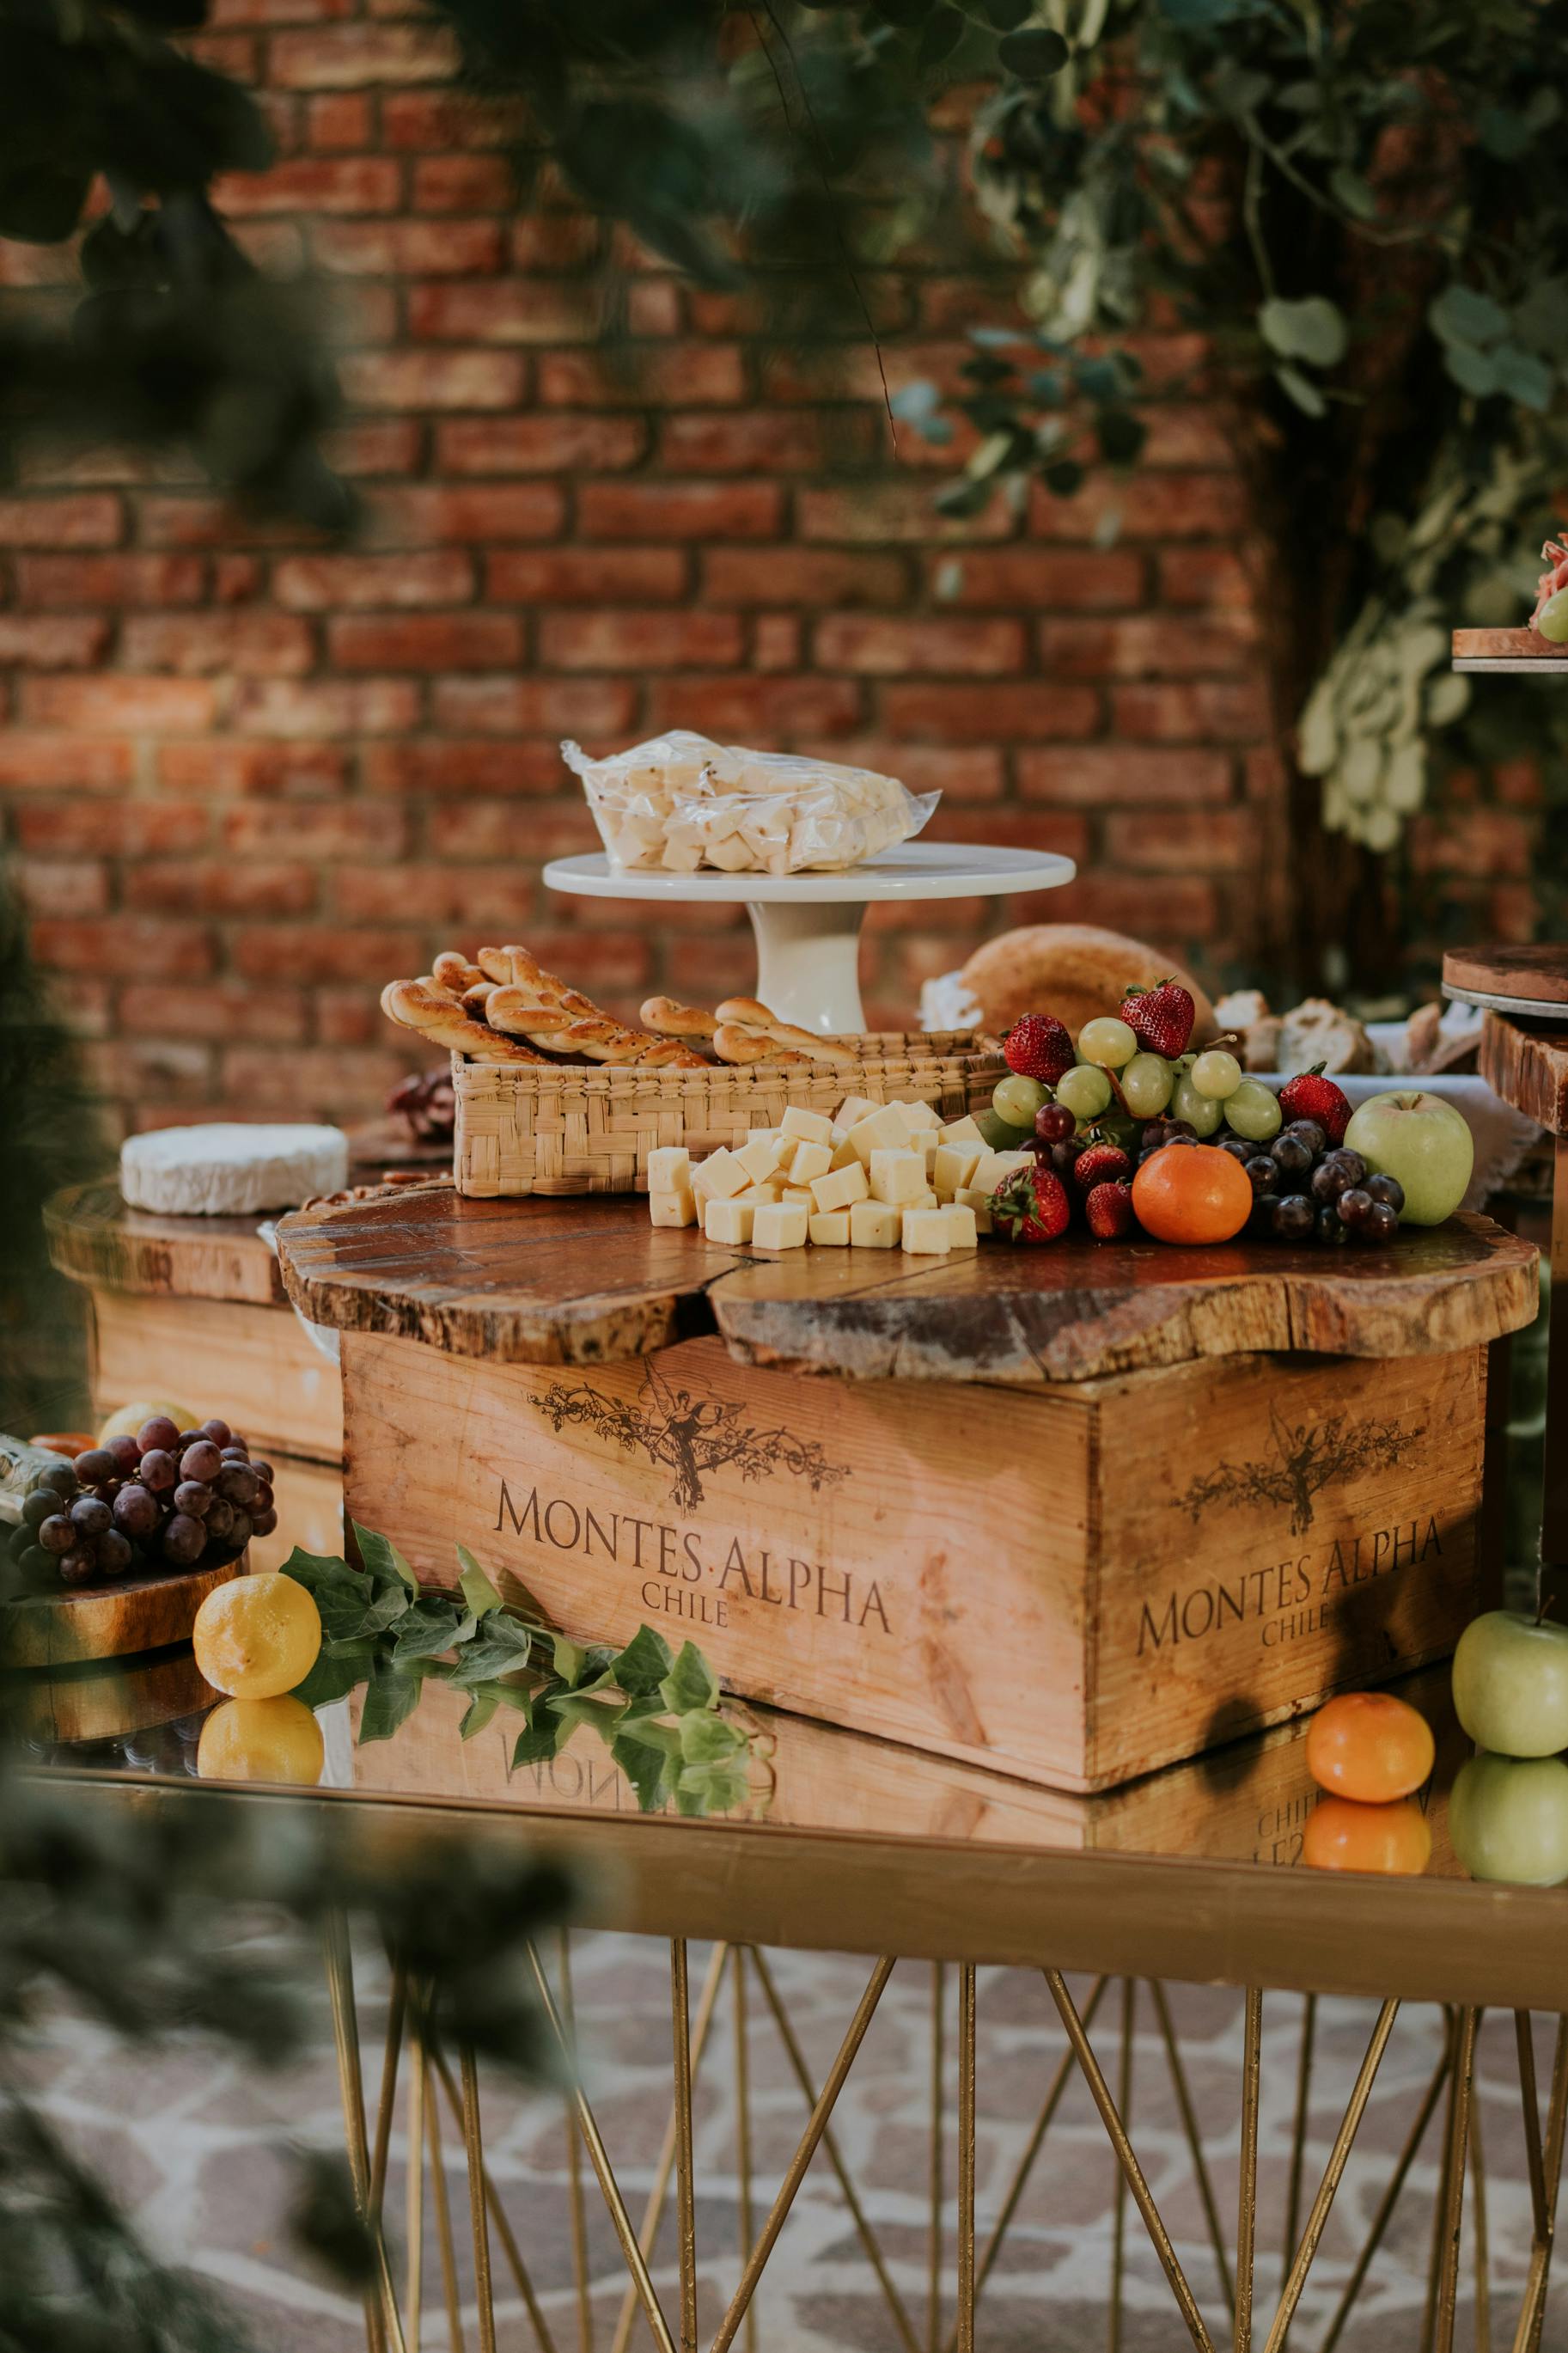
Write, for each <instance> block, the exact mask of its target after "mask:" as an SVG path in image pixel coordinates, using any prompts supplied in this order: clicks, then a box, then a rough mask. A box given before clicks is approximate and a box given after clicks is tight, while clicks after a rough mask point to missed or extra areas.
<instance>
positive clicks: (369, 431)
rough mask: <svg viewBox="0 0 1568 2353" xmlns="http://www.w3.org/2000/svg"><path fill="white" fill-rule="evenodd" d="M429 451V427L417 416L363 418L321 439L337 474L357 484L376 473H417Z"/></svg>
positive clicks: (328, 461) (325, 453) (322, 451)
mask: <svg viewBox="0 0 1568 2353" xmlns="http://www.w3.org/2000/svg"><path fill="white" fill-rule="evenodd" d="M424 448H425V427H424V426H423V425H422V424H420V423H419V421H418V419H417V418H416V417H361V418H360V419H359V420H358V422H357V423H356V424H353V425H339V426H335V427H333V429H332V430H331V432H330V433H324V434H323V435H322V436H321V455H322V456H323V458H325V459H326V461H327V463H328V465H329V466H331V469H332V470H333V471H334V473H339V474H347V475H349V476H351V477H352V478H353V480H356V481H357V480H360V479H362V478H363V476H365V475H372V474H413V473H416V472H417V471H418V469H419V461H420V459H421V457H422V455H423V454H424Z"/></svg>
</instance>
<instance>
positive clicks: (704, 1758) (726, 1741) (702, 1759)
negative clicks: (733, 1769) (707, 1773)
mask: <svg viewBox="0 0 1568 2353" xmlns="http://www.w3.org/2000/svg"><path fill="white" fill-rule="evenodd" d="M745 1745H746V1736H745V1734H744V1733H743V1732H740V1731H738V1730H737V1729H736V1727H735V1725H732V1724H726V1723H725V1721H724V1718H723V1717H722V1716H721V1715H709V1714H706V1713H704V1714H701V1715H684V1716H682V1717H681V1719H680V1755H681V1759H682V1761H683V1762H684V1763H685V1764H688V1765H717V1764H718V1763H719V1762H720V1760H721V1758H723V1757H733V1756H734V1755H735V1753H736V1751H737V1750H738V1749H742V1748H744V1746H745Z"/></svg>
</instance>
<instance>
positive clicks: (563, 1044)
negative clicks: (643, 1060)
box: [485, 985, 658, 1062]
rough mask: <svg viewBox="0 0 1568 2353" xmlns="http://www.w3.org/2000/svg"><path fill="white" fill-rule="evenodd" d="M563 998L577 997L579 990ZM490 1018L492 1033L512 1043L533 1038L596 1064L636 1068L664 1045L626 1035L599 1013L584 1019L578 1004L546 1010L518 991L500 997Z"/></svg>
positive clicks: (488, 1011)
mask: <svg viewBox="0 0 1568 2353" xmlns="http://www.w3.org/2000/svg"><path fill="white" fill-rule="evenodd" d="M563 995H565V996H567V997H573V998H575V997H576V992H575V990H565V991H563ZM578 1001H580V1002H587V1000H586V999H582V1000H578ZM485 1016H486V1018H487V1019H488V1020H489V1024H490V1027H491V1028H492V1029H503V1030H505V1031H506V1033H507V1035H508V1036H509V1037H517V1038H527V1039H531V1041H532V1042H533V1044H534V1045H536V1046H548V1047H549V1048H550V1049H551V1050H552V1053H556V1054H566V1055H574V1054H575V1055H577V1056H579V1057H581V1058H582V1059H583V1060H586V1061H590V1062H635V1061H637V1060H639V1059H640V1057H641V1056H642V1054H643V1053H644V1052H645V1051H646V1050H647V1048H648V1047H650V1046H653V1045H655V1044H657V1043H658V1040H657V1039H652V1038H645V1037H644V1036H643V1034H642V1032H641V1030H640V1029H623V1028H622V1026H621V1024H620V1023H619V1022H618V1021H612V1020H611V1018H610V1017H609V1015H608V1014H607V1013H601V1012H600V1011H599V1010H598V1008H597V1007H595V1008H593V1009H592V1010H591V1011H590V1012H588V1013H586V1014H579V1013H578V1012H577V1011H576V1008H575V1005H574V1004H565V1005H550V1004H541V1003H540V1002H539V1001H538V1000H537V999H535V998H534V997H532V996H531V993H530V992H529V990H528V989H526V988H524V987H517V986H515V985H514V986H512V987H505V988H498V989H496V990H495V991H494V993H493V994H492V995H491V997H490V999H489V1003H488V1004H487V1006H486V1007H485Z"/></svg>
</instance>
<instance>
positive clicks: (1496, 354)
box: [1488, 343, 1556, 415]
mask: <svg viewBox="0 0 1568 2353" xmlns="http://www.w3.org/2000/svg"><path fill="white" fill-rule="evenodd" d="M1488 357H1489V359H1490V361H1491V364H1492V366H1493V367H1494V369H1495V370H1496V372H1497V385H1498V390H1499V391H1500V392H1506V393H1507V395H1508V396H1509V398H1510V400H1517V401H1518V402H1519V403H1520V405H1521V407H1524V408H1533V409H1537V410H1539V411H1540V412H1541V413H1542V415H1544V413H1545V411H1546V410H1547V409H1549V408H1550V407H1551V406H1552V390H1553V388H1554V385H1555V383H1556V378H1555V377H1554V375H1552V370H1551V369H1550V368H1549V367H1548V366H1547V364H1546V363H1545V361H1544V360H1543V359H1541V358H1540V357H1538V355H1537V354H1536V353H1534V352H1527V351H1523V350H1521V347H1520V345H1519V344H1518V343H1499V344H1498V345H1497V346H1496V348H1495V349H1494V350H1493V351H1491V352H1490V353H1488Z"/></svg>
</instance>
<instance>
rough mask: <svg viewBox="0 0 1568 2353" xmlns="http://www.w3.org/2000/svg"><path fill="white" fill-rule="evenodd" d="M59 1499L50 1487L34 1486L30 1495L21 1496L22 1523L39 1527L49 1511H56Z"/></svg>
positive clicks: (30, 1526)
mask: <svg viewBox="0 0 1568 2353" xmlns="http://www.w3.org/2000/svg"><path fill="white" fill-rule="evenodd" d="M59 1503H60V1499H59V1497H58V1495H57V1494H56V1493H55V1491H54V1489H53V1488H52V1487H35V1488H34V1489H33V1492H32V1493H31V1494H30V1495H24V1496H23V1498H22V1520H23V1525H25V1526H26V1527H29V1528H41V1527H42V1526H43V1525H44V1522H45V1521H46V1520H47V1518H48V1516H49V1514H50V1513H51V1512H58V1509H59Z"/></svg>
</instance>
